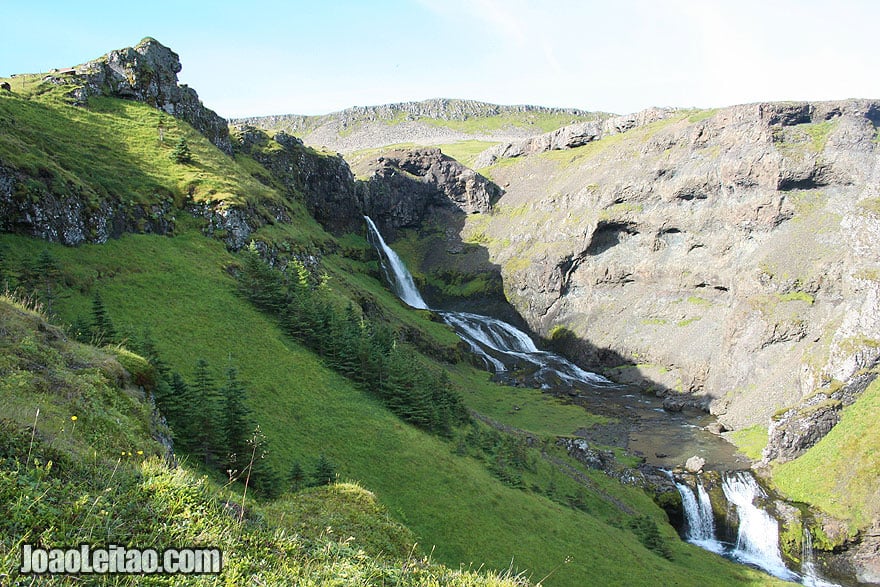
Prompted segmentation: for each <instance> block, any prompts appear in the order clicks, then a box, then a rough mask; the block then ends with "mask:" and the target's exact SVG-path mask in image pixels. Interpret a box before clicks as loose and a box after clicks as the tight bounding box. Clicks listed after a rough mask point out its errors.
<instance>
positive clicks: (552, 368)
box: [364, 216, 614, 386]
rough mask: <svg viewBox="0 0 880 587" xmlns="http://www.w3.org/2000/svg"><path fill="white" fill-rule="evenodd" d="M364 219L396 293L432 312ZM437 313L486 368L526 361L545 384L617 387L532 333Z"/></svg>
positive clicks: (491, 320)
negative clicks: (537, 342)
mask: <svg viewBox="0 0 880 587" xmlns="http://www.w3.org/2000/svg"><path fill="white" fill-rule="evenodd" d="M364 219H365V220H366V221H367V227H368V232H367V234H368V237H369V240H370V243H371V244H372V245H373V246H374V247H375V248H376V250H377V251H378V253H379V260H380V263H381V265H382V270H383V271H384V273H385V278H386V279H387V280H388V282H389V283H390V284H391V287H392V288H393V289H394V293H396V294H397V296H398V297H399V298H400V299H401V300H403V301H404V303H406V304H407V305H409V306H412V307H413V308H419V309H429V308H428V304H427V303H425V300H424V299H422V295H421V293H420V292H419V290H418V288H416V286H415V282H413V278H412V275H411V274H410V272H409V271H408V270H407V268H406V265H405V264H404V263H403V261H402V260H401V259H400V257H399V256H398V255H397V253H395V252H394V250H393V249H391V247H389V246H388V244H387V243H386V242H385V239H384V238H382V235H381V234H380V233H379V229H378V228H376V224H375V223H374V222H373V221H372V219H370V217H368V216H364ZM434 311H435V312H437V313H438V314H439V315H440V316H441V317H442V318H443V320H444V321H445V322H446V323H447V324H449V325H450V326H452V327H453V328H454V329H455V331H456V333H457V334H458V335H459V336H460V337H461V338H462V340H464V341H465V342H467V343H468V345H469V346H470V347H471V350H472V351H473V352H474V353H475V354H476V355H478V356H479V357H481V358H482V359H483V361H484V362H485V364H486V367H487V368H489V369H491V370H492V371H494V372H495V373H502V372H505V371H508V370H509V367H511V366H514V365H516V366H521V365H522V364H523V362H525V363H527V364H530V365H532V366H533V368H535V373H534V374H533V375H532V377H533V378H534V379H535V380H536V381H539V382H544V384H545V385H547V383H546V382H547V381H552V380H554V379H558V380H562V381H564V382H567V383H569V384H574V383H586V384H588V385H591V386H613V385H614V383H613V382H611V381H609V380H608V379H606V378H604V377H602V376H601V375H597V374H596V373H590V372H587V371H584V370H583V369H581V368H580V367H578V366H577V365H575V364H574V363H572V362H571V361H568V360H566V359H564V358H562V357H560V356H559V355H556V354H554V353H548V352H546V351H541V350H539V349H538V348H537V347H536V346H535V342H534V341H533V340H532V339H531V337H530V336H529V335H528V334H526V333H525V332H523V331H522V330H520V329H518V328H516V327H514V326H512V325H510V324H508V323H507V322H504V321H502V320H498V319H497V318H490V317H488V316H480V315H479V314H471V313H469V312H451V311H447V310H434Z"/></svg>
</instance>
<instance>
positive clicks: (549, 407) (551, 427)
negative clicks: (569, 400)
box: [450, 365, 608, 438]
mask: <svg viewBox="0 0 880 587" xmlns="http://www.w3.org/2000/svg"><path fill="white" fill-rule="evenodd" d="M450 375H451V377H452V380H453V382H455V383H456V385H457V386H458V387H459V389H461V390H462V397H463V399H464V401H465V403H467V405H468V407H469V408H471V409H472V410H475V411H477V412H479V413H480V414H483V415H485V416H488V417H490V418H492V419H493V420H495V421H497V422H500V423H502V424H505V425H507V426H512V427H514V428H519V429H521V430H526V431H529V432H531V433H533V434H536V435H538V436H540V437H544V438H550V437H555V436H569V435H572V434H574V433H575V432H576V431H577V430H578V429H580V428H589V427H590V426H593V425H595V424H603V423H605V422H607V421H608V419H607V418H605V417H603V416H598V415H596V414H590V413H589V412H586V411H585V410H584V409H583V408H581V407H579V406H575V405H572V404H566V403H564V402H562V401H561V400H559V399H557V398H555V397H552V396H549V395H547V394H545V393H542V392H541V391H540V390H537V389H530V388H523V387H508V386H503V385H498V384H495V383H492V382H491V381H490V380H489V378H490V374H489V373H487V372H482V371H475V370H474V369H472V368H469V367H468V366H466V365H458V366H456V367H455V368H453V369H450Z"/></svg>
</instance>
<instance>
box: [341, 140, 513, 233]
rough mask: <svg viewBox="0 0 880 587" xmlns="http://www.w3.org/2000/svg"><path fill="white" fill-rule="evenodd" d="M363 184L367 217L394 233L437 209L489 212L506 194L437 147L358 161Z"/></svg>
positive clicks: (358, 169)
mask: <svg viewBox="0 0 880 587" xmlns="http://www.w3.org/2000/svg"><path fill="white" fill-rule="evenodd" d="M354 168H355V170H356V171H357V172H358V175H359V176H360V177H364V178H365V179H364V181H363V182H362V184H361V188H360V198H361V202H362V209H363V213H365V214H367V215H368V216H370V217H372V218H373V219H374V220H375V221H376V223H377V225H378V227H379V229H380V230H381V231H382V232H383V233H385V234H389V235H392V237H393V235H394V232H395V231H396V230H397V229H398V228H416V227H418V226H419V225H420V224H421V223H422V221H423V220H424V219H425V218H426V217H428V216H429V215H430V214H431V213H432V212H433V211H434V210H435V209H439V210H446V211H453V212H456V213H463V214H474V213H479V212H489V211H490V210H491V207H492V203H493V202H494V201H495V200H496V199H497V197H498V196H499V195H500V194H501V193H502V190H501V189H500V188H498V186H497V185H495V184H494V183H492V182H491V181H489V180H487V179H486V178H485V177H483V176H482V175H480V174H478V173H476V172H474V171H473V170H471V169H468V168H467V167H465V166H464V165H462V164H460V163H459V162H458V161H456V160H455V159H452V158H450V157H447V156H446V155H444V154H443V153H441V152H440V150H439V149H432V148H422V149H395V150H391V151H387V152H384V153H383V154H382V155H379V156H377V157H367V158H364V159H362V160H361V161H357V162H355V163H354Z"/></svg>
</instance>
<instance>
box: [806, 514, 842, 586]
mask: <svg viewBox="0 0 880 587" xmlns="http://www.w3.org/2000/svg"><path fill="white" fill-rule="evenodd" d="M801 576H802V582H803V584H804V585H806V586H807V587H840V586H839V585H838V584H837V583H831V582H829V581H826V580H825V579H823V578H822V577H821V576H820V575H819V571H818V570H816V557H815V556H814V555H813V535H812V534H811V533H810V529H809V528H806V527H805V528H804V536H803V542H802V543H801Z"/></svg>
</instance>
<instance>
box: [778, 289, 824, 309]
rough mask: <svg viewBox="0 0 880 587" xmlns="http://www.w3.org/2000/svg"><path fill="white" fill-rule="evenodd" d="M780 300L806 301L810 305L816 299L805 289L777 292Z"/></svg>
mask: <svg viewBox="0 0 880 587" xmlns="http://www.w3.org/2000/svg"><path fill="white" fill-rule="evenodd" d="M779 301H780V302H806V303H808V304H810V305H811V306H812V305H813V303H814V302H815V301H816V298H814V297H813V296H812V295H811V294H808V293H807V292H805V291H791V292H788V293H785V294H779Z"/></svg>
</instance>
